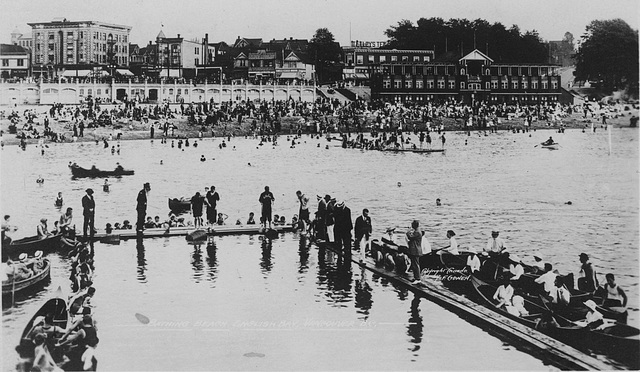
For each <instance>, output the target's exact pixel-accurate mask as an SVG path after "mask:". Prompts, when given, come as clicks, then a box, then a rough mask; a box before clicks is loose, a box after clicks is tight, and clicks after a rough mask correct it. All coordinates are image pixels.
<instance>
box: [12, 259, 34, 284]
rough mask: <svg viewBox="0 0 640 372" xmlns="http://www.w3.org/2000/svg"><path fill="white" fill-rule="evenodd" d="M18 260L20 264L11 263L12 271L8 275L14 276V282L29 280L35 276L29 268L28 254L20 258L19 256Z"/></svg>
mask: <svg viewBox="0 0 640 372" xmlns="http://www.w3.org/2000/svg"><path fill="white" fill-rule="evenodd" d="M18 260H19V261H18V262H12V263H11V266H12V267H11V268H10V270H11V271H9V272H8V273H7V274H13V280H16V281H19V280H24V279H28V278H30V277H31V276H33V275H34V274H35V273H34V272H33V270H32V269H31V268H30V267H29V266H28V263H29V261H28V256H27V254H26V253H21V254H20V256H18ZM9 261H10V260H9ZM9 261H7V262H9Z"/></svg>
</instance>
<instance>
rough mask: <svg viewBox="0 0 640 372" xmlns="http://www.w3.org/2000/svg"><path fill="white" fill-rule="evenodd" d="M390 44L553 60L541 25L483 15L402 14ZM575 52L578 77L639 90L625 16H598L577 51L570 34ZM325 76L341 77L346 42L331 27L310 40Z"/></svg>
mask: <svg viewBox="0 0 640 372" xmlns="http://www.w3.org/2000/svg"><path fill="white" fill-rule="evenodd" d="M385 35H386V36H387V37H388V38H389V40H388V44H387V46H386V47H387V48H394V49H427V50H434V51H435V55H436V58H438V56H440V55H446V54H447V53H450V54H452V55H456V56H460V55H463V54H465V53H468V52H470V51H471V50H473V49H474V48H476V49H478V50H480V51H482V52H485V53H486V54H487V55H488V56H489V57H491V58H492V59H493V60H494V61H495V62H498V63H548V62H549V49H548V48H549V47H548V44H547V43H546V42H544V41H543V40H542V39H540V36H539V35H538V32H537V31H536V30H533V31H526V32H525V33H522V32H521V31H520V28H519V27H518V26H517V25H513V26H511V27H510V28H508V29H507V28H506V27H505V26H504V25H503V24H501V23H499V22H496V23H493V24H490V23H489V22H487V21H485V20H483V19H476V20H475V21H469V20H467V19H453V18H452V19H450V20H448V21H445V20H443V19H442V18H420V19H419V20H418V21H417V23H416V25H415V26H414V25H413V23H412V22H411V21H408V20H402V21H400V22H398V24H397V25H395V26H391V27H390V28H388V29H387V30H386V31H385ZM558 48H560V49H562V50H560V51H559V52H562V53H563V54H565V55H566V54H572V57H573V60H574V61H575V65H576V72H575V76H576V79H577V80H590V81H596V82H597V83H598V85H599V87H601V88H602V89H603V90H604V91H605V92H612V91H614V90H624V89H627V90H628V91H629V93H631V95H633V96H635V97H637V96H638V70H639V64H638V61H639V56H638V31H637V30H634V29H632V28H631V27H630V26H629V25H628V24H627V23H626V22H625V21H623V20H621V19H614V20H607V21H599V20H596V21H592V22H591V23H590V24H589V25H588V26H587V28H586V33H585V34H584V35H583V36H582V39H581V43H580V46H579V48H578V50H577V51H574V40H573V35H572V34H571V33H569V32H567V33H565V34H564V38H563V39H562V42H561V43H560V44H559V45H558ZM310 55H311V56H312V57H313V58H315V61H316V73H317V74H318V79H319V81H320V82H327V81H334V80H338V79H340V73H341V69H342V61H341V49H340V45H339V44H338V43H337V42H336V41H335V40H334V37H333V34H332V33H331V32H330V31H329V30H328V29H326V28H320V29H318V30H317V31H316V33H315V35H314V37H313V38H312V39H311V42H310Z"/></svg>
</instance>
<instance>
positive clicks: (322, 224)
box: [316, 194, 331, 239]
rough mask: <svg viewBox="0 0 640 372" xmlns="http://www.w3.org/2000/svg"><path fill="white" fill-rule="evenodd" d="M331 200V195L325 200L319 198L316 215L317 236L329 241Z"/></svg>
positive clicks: (325, 197)
mask: <svg viewBox="0 0 640 372" xmlns="http://www.w3.org/2000/svg"><path fill="white" fill-rule="evenodd" d="M330 200H331V196H330V195H328V194H327V195H325V196H324V198H321V197H318V213H317V214H316V220H317V222H316V235H317V237H318V238H320V239H327V223H326V220H327V204H328V203H329V201H330Z"/></svg>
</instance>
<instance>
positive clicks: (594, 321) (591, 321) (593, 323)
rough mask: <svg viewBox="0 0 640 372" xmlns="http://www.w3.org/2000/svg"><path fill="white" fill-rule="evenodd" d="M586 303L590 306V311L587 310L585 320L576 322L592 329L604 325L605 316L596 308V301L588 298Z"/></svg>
mask: <svg viewBox="0 0 640 372" xmlns="http://www.w3.org/2000/svg"><path fill="white" fill-rule="evenodd" d="M584 305H585V306H586V307H588V308H589V311H588V312H587V315H586V317H585V319H584V320H580V321H577V322H575V323H576V324H577V325H579V326H583V327H589V328H591V329H595V328H598V327H600V326H601V325H603V323H604V317H603V316H602V314H601V313H600V312H599V311H598V310H596V306H597V305H596V303H595V302H594V301H593V300H587V301H585V303H584Z"/></svg>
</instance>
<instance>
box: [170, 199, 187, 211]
mask: <svg viewBox="0 0 640 372" xmlns="http://www.w3.org/2000/svg"><path fill="white" fill-rule="evenodd" d="M169 209H170V210H171V212H173V213H175V214H180V213H183V212H186V211H188V210H189V209H191V200H189V199H185V198H173V199H172V198H169Z"/></svg>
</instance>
